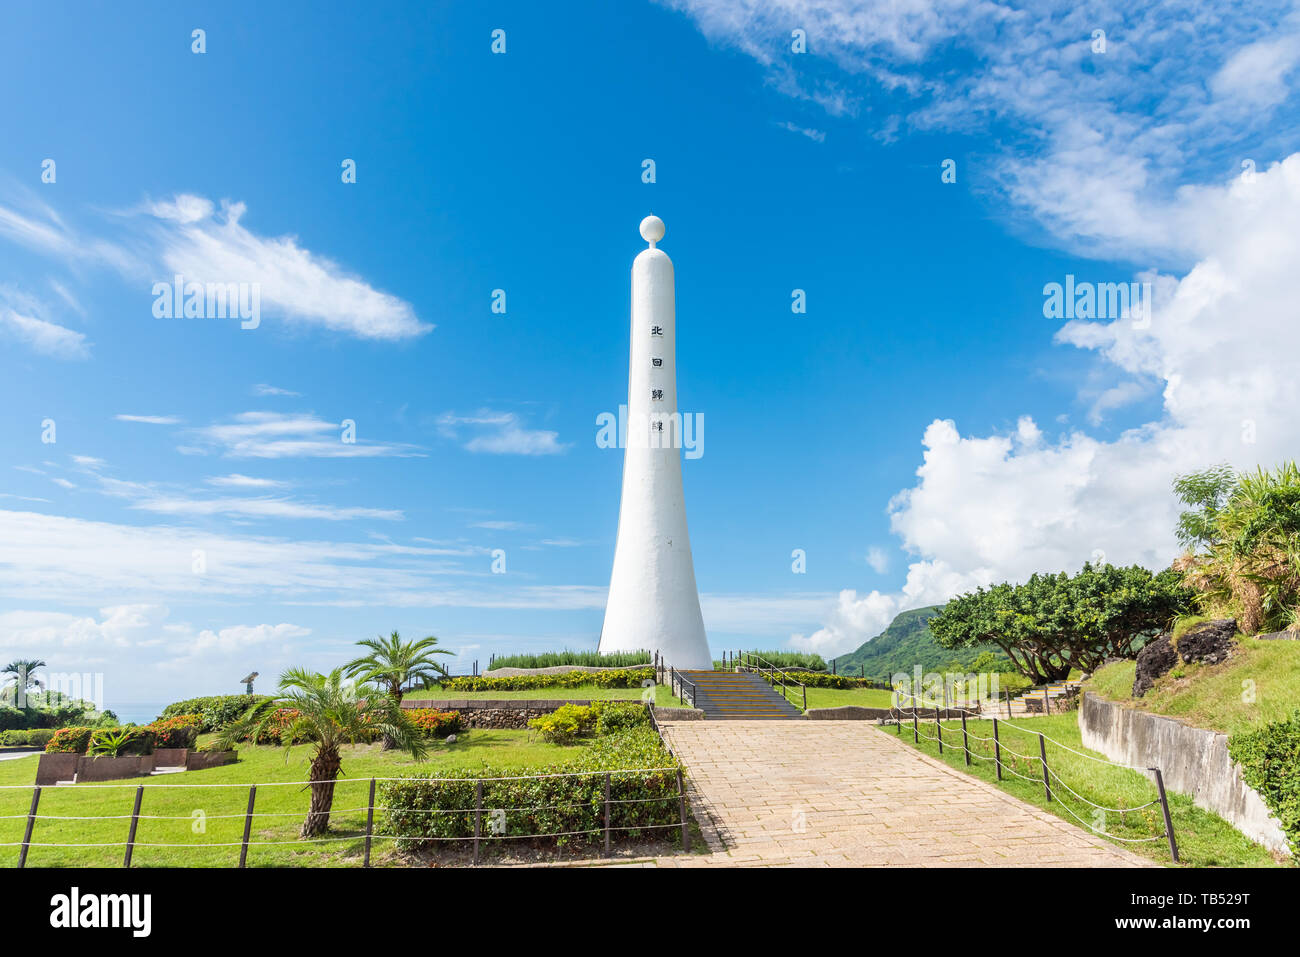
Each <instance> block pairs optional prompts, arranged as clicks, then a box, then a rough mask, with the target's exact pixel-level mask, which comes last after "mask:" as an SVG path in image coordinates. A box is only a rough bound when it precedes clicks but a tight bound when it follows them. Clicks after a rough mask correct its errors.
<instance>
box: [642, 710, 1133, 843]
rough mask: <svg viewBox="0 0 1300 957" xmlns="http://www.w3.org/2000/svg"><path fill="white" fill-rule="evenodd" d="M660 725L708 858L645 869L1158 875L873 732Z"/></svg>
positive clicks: (851, 726)
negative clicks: (1084, 870)
mask: <svg viewBox="0 0 1300 957" xmlns="http://www.w3.org/2000/svg"><path fill="white" fill-rule="evenodd" d="M662 726H663V728H664V736H665V738H666V739H667V740H668V742H669V743H670V745H671V746H672V749H673V751H674V752H675V753H676V754H677V755H678V756H679V757H680V758H681V759H682V761H683V762H684V763H685V764H686V766H687V768H688V769H689V780H690V787H691V800H692V806H693V807H694V808H695V812H696V817H697V819H698V820H699V821H700V825H701V827H702V828H703V829H704V831H705V839H706V841H707V842H708V844H709V848H710V850H711V852H712V853H711V854H709V855H707V856H705V855H692V856H687V855H678V856H676V857H667V858H659V859H656V860H654V861H647V862H643V865H646V866H660V867H663V866H679V867H690V866H700V865H706V866H707V865H710V864H721V865H741V866H769V865H773V866H780V865H792V866H819V867H826V866H830V867H850V866H852V867H861V866H868V867H870V866H875V867H880V866H885V865H903V866H936V867H951V866H961V865H966V866H971V867H996V866H999V865H1035V866H1049V867H1135V866H1137V867H1141V866H1155V865H1154V864H1153V862H1151V861H1148V860H1146V859H1144V858H1140V857H1137V856H1136V855H1133V854H1130V853H1129V852H1128V851H1125V850H1123V849H1121V848H1118V847H1116V846H1115V845H1113V844H1111V843H1110V842H1108V841H1106V840H1104V839H1103V838H1100V837H1097V836H1095V835H1093V834H1090V833H1088V832H1087V831H1084V830H1082V829H1080V828H1078V827H1075V826H1074V825H1072V824H1068V823H1066V822H1065V821H1063V820H1061V819H1060V818H1058V817H1056V816H1054V815H1051V814H1048V813H1047V812H1045V811H1042V810H1039V809H1038V808H1036V807H1033V806H1032V805H1029V804H1026V803H1024V802H1023V801H1020V800H1018V799H1016V798H1013V797H1011V796H1010V795H1008V794H1005V793H1003V792H1002V791H999V790H998V789H997V788H995V787H993V786H992V785H990V784H986V783H984V782H983V781H979V780H977V779H975V778H973V777H971V776H969V775H966V774H963V773H961V772H960V771H956V770H954V769H952V768H950V767H948V766H947V765H945V764H942V763H941V762H939V761H937V760H935V759H933V758H930V757H928V756H926V755H923V754H920V753H919V752H917V751H916V750H914V749H913V748H911V747H909V746H908V745H905V744H903V743H902V742H900V741H898V740H896V739H895V738H894V736H893V735H892V734H889V733H886V732H884V731H882V730H881V729H879V728H877V727H876V726H875V725H874V724H872V723H869V722H865V721H805V720H794V721H675V722H664V723H663V725H662Z"/></svg>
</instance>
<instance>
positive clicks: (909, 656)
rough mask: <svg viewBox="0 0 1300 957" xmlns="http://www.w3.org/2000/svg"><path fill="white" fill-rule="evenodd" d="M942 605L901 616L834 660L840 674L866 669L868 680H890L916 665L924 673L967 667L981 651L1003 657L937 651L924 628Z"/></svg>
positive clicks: (967, 651)
mask: <svg viewBox="0 0 1300 957" xmlns="http://www.w3.org/2000/svg"><path fill="white" fill-rule="evenodd" d="M942 607H943V606H942V605H929V606H927V607H925V608H913V609H911V610H909V611H905V612H902V613H901V614H899V615H898V616H897V617H896V618H895V619H894V620H893V621H891V622H890V623H889V627H888V628H886V629H885V630H884V631H882V632H881V633H880V634H879V635H877V636H876V637H875V638H872V639H871V640H870V641H868V642H865V643H864V644H863V645H861V646H860V647H859V648H858V649H857V650H856V651H852V652H850V653H849V654H847V655H841V656H840V657H838V658H836V659H835V668H836V670H837V671H838V672H839V673H840V674H845V675H856V674H859V673H860V672H861V669H862V668H863V667H864V666H865V668H866V676H867V677H868V678H882V677H886V678H887V677H889V676H891V675H893V674H895V673H897V672H900V671H901V672H904V673H906V674H911V673H912V669H913V668H914V667H915V666H916V665H918V664H919V665H920V666H921V668H922V670H924V671H935V670H938V669H940V668H943V667H944V666H945V665H947V664H948V663H949V662H951V661H959V662H961V663H962V664H963V665H968V664H970V663H971V662H973V661H974V660H975V659H976V658H978V657H979V656H980V655H981V654H983V653H984V651H986V650H988V651H993V652H994V653H995V654H997V655H998V657H999V658H1004V657H1005V655H1003V654H1002V652H1000V651H998V649H996V648H994V647H992V646H989V648H987V649H985V648H964V649H959V650H956V651H949V650H948V649H946V648H940V647H939V645H938V644H937V643H936V642H935V640H934V635H932V634H930V628H929V626H928V625H927V624H926V623H927V622H928V621H929V620H930V619H931V618H933V617H934V616H935V615H937V614H938V613H939V611H940V610H941V609H942Z"/></svg>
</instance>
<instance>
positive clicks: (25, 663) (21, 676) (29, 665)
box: [3, 658, 46, 708]
mask: <svg viewBox="0 0 1300 957" xmlns="http://www.w3.org/2000/svg"><path fill="white" fill-rule="evenodd" d="M44 667H46V665H45V662H44V661H41V660H40V659H37V658H19V659H18V660H17V661H11V662H9V664H7V665H5V666H4V672H3V673H4V674H6V675H13V676H14V680H13V684H12V685H11V686H10V687H12V688H13V689H14V704H15V705H17V706H18V707H20V708H21V707H23V706H24V704H25V702H24V700H23V699H24V698H25V697H26V695H27V689H28V688H39V687H40V686H41V683H40V682H39V681H37V680H36V678H35V677H34V676H33V673H34V672H35V671H36V669H37V668H44Z"/></svg>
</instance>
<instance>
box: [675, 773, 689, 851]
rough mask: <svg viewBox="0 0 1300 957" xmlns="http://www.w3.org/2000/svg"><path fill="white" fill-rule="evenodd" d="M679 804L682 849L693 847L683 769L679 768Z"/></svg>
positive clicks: (687, 849) (686, 849)
mask: <svg viewBox="0 0 1300 957" xmlns="http://www.w3.org/2000/svg"><path fill="white" fill-rule="evenodd" d="M677 806H678V810H679V812H680V813H681V817H682V850H683V851H689V850H690V849H691V829H690V826H689V825H688V824H687V823H686V789H685V788H684V787H682V769H681V768H678V769H677Z"/></svg>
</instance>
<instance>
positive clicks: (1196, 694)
mask: <svg viewBox="0 0 1300 957" xmlns="http://www.w3.org/2000/svg"><path fill="white" fill-rule="evenodd" d="M1136 667H1137V665H1136V663H1135V662H1132V661H1118V662H1115V663H1114V664H1109V665H1106V666H1104V667H1102V668H1098V669H1097V672H1096V674H1094V675H1093V676H1092V678H1091V679H1090V680H1089V681H1087V682H1086V683H1085V684H1084V689H1085V690H1088V691H1095V692H1096V693H1097V694H1099V695H1100V696H1101V697H1103V698H1107V699H1109V700H1111V701H1118V702H1120V703H1122V704H1125V705H1131V706H1133V707H1137V708H1141V709H1142V710H1143V711H1150V712H1152V713H1154V714H1163V715H1167V716H1169V717H1171V718H1177V719H1179V720H1181V721H1184V722H1186V723H1187V724H1191V725H1195V726H1196V727H1198V728H1210V729H1212V730H1215V731H1223V732H1226V733H1228V734H1233V733H1235V732H1237V731H1243V730H1247V729H1250V728H1254V727H1258V726H1259V725H1261V724H1266V723H1268V722H1271V721H1281V720H1283V719H1285V718H1286V717H1287V716H1289V715H1290V714H1291V713H1292V712H1293V711H1294V710H1295V709H1296V708H1300V641H1260V640H1259V639H1258V638H1240V639H1238V650H1237V652H1236V653H1235V654H1234V655H1233V656H1232V657H1231V658H1229V659H1228V660H1227V661H1225V662H1223V663H1221V664H1217V665H1195V664H1193V665H1185V664H1182V663H1181V662H1180V663H1179V664H1178V666H1177V667H1176V668H1174V669H1173V670H1172V671H1171V672H1170V673H1169V674H1167V675H1165V676H1163V677H1162V678H1160V679H1159V680H1158V681H1156V684H1155V687H1153V688H1152V689H1151V690H1150V691H1148V692H1147V693H1146V694H1145V695H1144V696H1143V697H1141V698H1131V697H1130V692H1131V691H1132V690H1133V674H1134V671H1135V669H1136Z"/></svg>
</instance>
